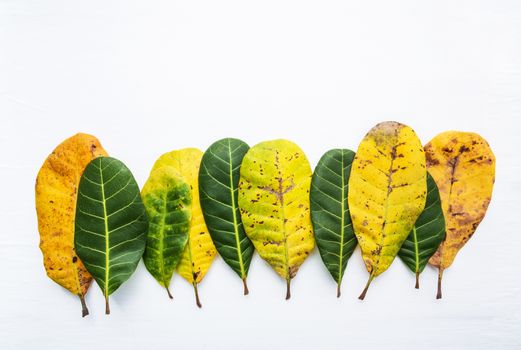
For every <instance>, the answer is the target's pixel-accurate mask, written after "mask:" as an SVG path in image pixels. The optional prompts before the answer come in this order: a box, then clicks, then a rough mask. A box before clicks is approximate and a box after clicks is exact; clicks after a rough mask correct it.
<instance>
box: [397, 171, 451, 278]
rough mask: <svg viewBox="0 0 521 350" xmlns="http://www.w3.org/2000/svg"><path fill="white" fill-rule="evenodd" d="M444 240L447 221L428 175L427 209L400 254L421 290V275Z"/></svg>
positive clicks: (417, 221) (434, 186)
mask: <svg viewBox="0 0 521 350" xmlns="http://www.w3.org/2000/svg"><path fill="white" fill-rule="evenodd" d="M444 238H445V219H444V217H443V211H442V209H441V201H440V193H439V191H438V186H436V183H435V182H434V179H433V178H432V176H431V175H430V174H429V173H427V201H426V203H425V209H424V210H423V212H422V213H421V214H420V216H419V217H418V220H416V223H415V224H414V227H413V229H412V231H411V232H410V233H409V236H408V237H407V239H406V240H405V242H403V245H402V248H401V249H400V251H399V252H398V256H399V257H400V259H402V261H403V262H404V263H405V265H407V266H408V267H409V269H411V271H412V272H414V273H415V274H416V288H420V283H419V276H420V273H421V272H422V271H423V269H424V268H425V266H426V265H427V261H428V260H429V258H430V257H431V256H432V255H433V254H434V252H436V249H438V247H439V245H440V243H441V241H443V239H444Z"/></svg>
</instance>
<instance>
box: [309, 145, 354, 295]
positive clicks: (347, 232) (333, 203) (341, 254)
mask: <svg viewBox="0 0 521 350" xmlns="http://www.w3.org/2000/svg"><path fill="white" fill-rule="evenodd" d="M354 156H355V153H354V152H353V151H350V150H347V149H333V150H330V151H328V152H326V153H325V154H324V155H323V156H322V158H320V161H319V162H318V164H317V167H316V168H315V172H314V173H313V178H312V180H311V192H310V200H311V221H312V223H313V229H314V231H315V240H316V242H317V246H318V250H319V252H320V256H321V257H322V261H323V262H324V264H325V265H326V267H327V269H328V270H329V272H330V273H331V276H333V278H334V279H335V281H336V282H337V284H338V288H337V296H340V285H341V283H342V277H343V275H344V271H345V269H346V266H347V260H348V259H349V258H350V257H351V255H352V254H353V251H354V250H355V248H356V245H357V240H356V237H355V234H354V232H353V227H352V225H351V216H350V215H349V206H348V204H347V195H348V191H349V187H348V184H349V174H350V172H351V163H352V162H353V158H354Z"/></svg>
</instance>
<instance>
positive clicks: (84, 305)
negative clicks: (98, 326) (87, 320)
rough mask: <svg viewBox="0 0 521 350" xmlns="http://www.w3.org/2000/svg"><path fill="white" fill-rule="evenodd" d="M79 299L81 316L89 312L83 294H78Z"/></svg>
mask: <svg viewBox="0 0 521 350" xmlns="http://www.w3.org/2000/svg"><path fill="white" fill-rule="evenodd" d="M79 297H80V301H81V317H85V316H87V315H88V314H89V309H87V304H86V303H85V297H84V296H83V295H80V296H79Z"/></svg>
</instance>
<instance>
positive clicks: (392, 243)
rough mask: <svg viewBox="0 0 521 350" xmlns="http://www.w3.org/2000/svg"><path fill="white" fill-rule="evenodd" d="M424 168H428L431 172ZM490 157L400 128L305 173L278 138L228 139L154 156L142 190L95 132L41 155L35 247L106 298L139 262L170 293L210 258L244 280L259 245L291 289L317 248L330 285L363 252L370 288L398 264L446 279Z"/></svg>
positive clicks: (484, 189)
mask: <svg viewBox="0 0 521 350" xmlns="http://www.w3.org/2000/svg"><path fill="white" fill-rule="evenodd" d="M427 170H428V171H427ZM494 171H495V159H494V155H493V154H492V151H491V150H490V148H489V146H488V144H487V143H486V141H485V140H484V139H483V138H481V137H480V136H479V135H477V134H474V133H464V132H445V133H442V134H440V135H438V136H436V137H435V138H434V139H433V140H432V141H431V142H429V143H428V144H427V145H425V147H423V146H422V144H421V142H420V140H419V139H418V137H417V136H416V134H415V133H414V131H413V130H412V129H411V128H409V127H408V126H405V125H403V124H400V123H396V122H384V123H381V124H378V125H377V126H375V127H374V128H372V129H371V130H370V131H369V133H368V134H367V135H366V136H365V138H364V139H363V140H362V142H361V143H360V145H359V147H358V151H357V152H356V154H355V153H354V152H352V151H350V150H347V149H334V150H330V151H328V152H326V153H325V154H324V155H323V156H322V158H321V159H320V161H319V162H318V165H317V166H316V168H315V171H314V172H313V173H312V171H311V167H310V165H309V162H308V160H307V158H306V156H305V154H304V153H303V152H302V150H301V149H300V148H299V147H298V146H297V145H295V144H294V143H291V142H289V141H286V140H275V141H267V142H262V143H260V144H257V145H256V146H254V147H252V148H249V146H248V145H247V144H246V143H244V142H243V141H241V140H238V139H231V138H227V139H223V140H219V141H217V142H215V143H214V144H212V145H211V146H210V147H209V148H208V149H207V151H206V152H205V153H204V154H203V152H201V151H199V150H197V149H193V148H189V149H182V150H178V151H172V152H169V153H166V154H164V155H162V156H161V157H160V158H159V159H158V160H157V161H156V163H155V164H154V166H153V168H152V171H151V173H150V176H149V179H148V180H147V182H146V183H145V185H144V187H143V188H142V190H141V192H140V190H139V186H138V185H137V183H136V181H135V179H134V177H133V175H132V173H131V172H130V170H129V169H128V168H127V167H126V166H125V165H124V164H123V163H122V162H121V161H119V160H117V159H114V158H111V157H108V155H107V154H106V152H105V151H104V149H103V148H102V147H101V145H100V144H99V141H98V140H97V139H96V138H95V137H93V136H90V135H85V134H78V135H75V136H73V137H71V138H69V139H67V140H66V141H64V142H63V143H62V144H61V145H59V146H58V147H57V148H56V149H55V150H54V152H53V153H52V154H51V155H50V156H49V157H48V159H47V160H46V162H45V163H44V165H43V166H42V168H41V170H40V172H39V174H38V178H37V184H36V207H37V214H38V224H39V231H40V236H41V242H40V247H41V249H42V252H43V255H44V264H45V268H46V270H47V273H48V275H49V277H51V278H52V279H53V280H54V281H56V282H57V283H59V284H60V285H62V286H64V287H65V288H67V289H69V290H70V291H71V292H73V293H74V294H76V295H78V296H79V297H80V299H81V301H82V305H83V315H84V316H85V315H86V314H88V310H87V307H86V305H85V301H84V295H85V293H86V292H87V289H88V287H89V285H90V283H91V280H92V278H94V280H95V281H96V282H97V284H98V285H99V287H100V288H101V290H102V292H103V294H104V296H105V299H106V313H110V309H109V295H111V294H112V293H113V292H114V291H115V290H117V289H118V288H119V286H120V285H121V284H122V283H124V282H125V281H126V280H127V279H128V278H129V277H130V276H131V275H132V273H133V272H134V271H135V269H136V267H137V265H138V263H139V261H140V260H141V258H143V261H144V264H145V266H146V268H147V270H148V271H149V272H150V273H151V274H152V275H153V276H154V278H155V279H156V280H157V281H158V282H159V284H161V285H162V286H164V287H165V289H166V290H167V292H168V295H169V296H170V297H172V294H171V292H170V289H169V286H170V280H171V278H172V274H173V273H174V271H175V270H177V272H178V273H179V274H180V275H181V276H182V277H183V278H185V279H186V280H187V281H188V282H189V283H191V284H192V285H193V287H194V291H195V296H196V302H197V305H198V306H199V307H200V306H201V303H200V301H199V296H198V290H197V285H198V283H199V282H200V281H201V280H202V279H203V278H204V276H205V274H206V272H207V271H208V268H209V266H210V264H211V262H212V260H213V258H214V256H215V255H216V253H217V252H219V254H220V255H221V257H222V258H223V259H224V261H225V262H226V263H227V264H228V265H229V266H230V267H231V268H232V269H233V270H234V271H235V272H236V273H237V275H238V276H239V277H240V278H241V279H242V280H243V283H244V294H248V287H247V283H246V280H247V275H248V269H249V266H250V262H251V259H252V256H253V252H254V250H256V251H257V252H258V254H259V255H260V256H261V258H263V259H264V260H266V261H267V262H268V263H269V264H270V265H271V266H272V267H273V268H274V270H275V271H276V272H277V273H278V274H279V275H280V276H281V277H282V278H284V279H285V280H286V281H287V293H286V298H287V299H289V298H290V282H291V279H292V278H293V277H294V276H295V275H296V273H297V271H298V269H299V267H300V265H301V264H302V263H303V262H304V260H305V259H306V258H307V256H308V255H309V254H310V253H311V252H312V250H313V249H314V246H315V242H316V244H317V246H318V250H319V252H320V255H321V257H322V260H323V262H324V264H325V266H326V268H327V269H328V271H329V272H330V273H331V276H332V277H333V278H334V280H335V281H336V282H337V284H338V288H337V295H338V296H340V286H341V283H342V279H343V275H344V271H345V268H346V265H347V262H348V260H349V258H350V257H351V255H352V254H353V252H354V250H355V248H356V246H357V245H359V246H360V248H361V252H362V258H363V260H364V262H365V265H366V267H367V270H368V272H369V279H368V282H367V285H366V287H365V289H364V291H363V292H362V294H361V295H360V299H363V298H364V297H365V294H366V292H367V289H368V287H369V285H370V283H371V281H372V280H373V279H374V278H375V277H377V276H378V275H380V274H381V273H383V272H384V271H385V270H386V269H387V268H388V267H389V266H390V264H391V263H392V262H393V260H394V258H395V257H396V256H397V255H398V256H399V257H400V258H401V259H402V260H403V262H404V263H405V264H406V265H407V266H408V267H409V268H410V270H411V271H412V272H413V273H415V275H416V288H418V287H419V275H420V273H421V272H422V271H423V269H424V268H425V266H426V265H427V263H428V262H430V263H431V264H432V265H433V266H436V267H438V268H439V285H438V298H441V277H442V273H443V270H444V269H446V268H447V267H449V266H450V265H451V263H452V261H453V260H454V257H455V255H456V253H457V252H458V250H459V249H460V248H461V247H462V246H463V245H464V244H465V243H466V242H467V241H468V239H469V238H470V237H471V236H472V234H473V233H474V231H475V230H476V227H477V226H478V224H479V222H480V221H481V220H482V219H483V216H484V214H485V211H486V209H487V206H488V203H489V202H490V197H491V193H492V187H493V183H494Z"/></svg>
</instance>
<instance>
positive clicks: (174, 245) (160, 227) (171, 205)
mask: <svg viewBox="0 0 521 350" xmlns="http://www.w3.org/2000/svg"><path fill="white" fill-rule="evenodd" d="M141 197H142V198H143V203H144V204H145V208H146V211H147V217H148V221H149V226H148V235H147V245H146V248H145V253H144V254H143V261H144V263H145V267H146V268H147V270H148V271H149V272H150V274H151V275H152V276H154V278H155V279H156V280H157V281H158V282H159V284H160V285H162V286H163V287H165V288H166V290H167V292H168V296H169V297H170V298H171V299H172V298H173V297H172V294H171V293H170V290H169V286H170V280H171V279H172V274H173V273H174V270H175V268H176V267H177V265H178V264H179V261H180V260H181V255H182V254H183V251H184V249H185V246H186V243H187V242H188V232H189V230H190V219H191V206H192V192H191V190H190V185H189V184H188V183H187V182H186V181H185V180H184V179H183V178H182V177H181V176H180V175H179V174H178V173H177V171H176V170H175V169H174V168H172V167H168V166H165V167H161V168H159V169H156V170H153V171H152V172H151V173H150V177H149V178H148V180H147V182H146V183H145V186H143V189H142V191H141Z"/></svg>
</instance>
